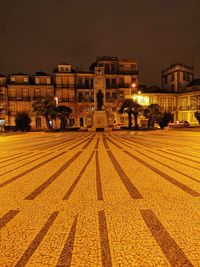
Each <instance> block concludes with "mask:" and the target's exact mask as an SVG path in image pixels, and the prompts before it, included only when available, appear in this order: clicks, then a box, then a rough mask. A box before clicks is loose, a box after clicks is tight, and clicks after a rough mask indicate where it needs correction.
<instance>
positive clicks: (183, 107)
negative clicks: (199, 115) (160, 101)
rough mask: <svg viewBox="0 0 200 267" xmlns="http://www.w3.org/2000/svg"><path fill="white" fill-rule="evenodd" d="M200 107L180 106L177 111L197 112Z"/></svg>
mask: <svg viewBox="0 0 200 267" xmlns="http://www.w3.org/2000/svg"><path fill="white" fill-rule="evenodd" d="M199 108H200V105H190V106H180V107H179V110H198V109H199Z"/></svg>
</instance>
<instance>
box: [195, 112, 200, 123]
mask: <svg viewBox="0 0 200 267" xmlns="http://www.w3.org/2000/svg"><path fill="white" fill-rule="evenodd" d="M194 116H195V118H196V119H197V120H198V122H199V124H200V111H195V113H194Z"/></svg>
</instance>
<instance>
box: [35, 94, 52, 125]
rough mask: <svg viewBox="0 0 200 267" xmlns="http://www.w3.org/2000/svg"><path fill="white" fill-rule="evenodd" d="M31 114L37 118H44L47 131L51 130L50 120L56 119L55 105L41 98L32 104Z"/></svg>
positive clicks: (49, 100) (47, 99)
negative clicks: (34, 114)
mask: <svg viewBox="0 0 200 267" xmlns="http://www.w3.org/2000/svg"><path fill="white" fill-rule="evenodd" d="M33 112H34V113H36V115H37V116H44V118H45V122H46V125H47V128H48V129H52V125H51V124H50V119H55V118H56V106H55V103H54V102H53V101H52V100H51V99H49V98H43V99H39V100H37V101H35V102H34V103H33Z"/></svg>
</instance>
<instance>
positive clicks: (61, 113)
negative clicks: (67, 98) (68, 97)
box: [56, 106, 72, 130]
mask: <svg viewBox="0 0 200 267" xmlns="http://www.w3.org/2000/svg"><path fill="white" fill-rule="evenodd" d="M56 112H57V114H58V117H59V118H60V130H64V129H65V127H66V125H67V120H68V119H69V115H70V114H71V113H72V109H71V108H70V107H66V106H58V107H56Z"/></svg>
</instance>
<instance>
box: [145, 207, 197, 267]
mask: <svg viewBox="0 0 200 267" xmlns="http://www.w3.org/2000/svg"><path fill="white" fill-rule="evenodd" d="M140 212H141V214H142V217H143V219H144V221H145V223H146V225H147V227H148V228H149V230H150V232H151V234H152V235H153V237H154V238H155V240H156V241H157V243H158V244H159V246H160V248H161V249H162V251H163V253H164V255H165V257H166V258H167V260H168V261H169V262H170V264H171V266H174V267H175V266H177V267H179V266H185V267H192V266H193V265H192V264H191V262H190V261H189V260H188V258H187V257H186V255H185V254H184V252H183V251H182V249H181V248H180V247H179V246H178V244H177V243H176V242H175V240H174V239H173V238H172V237H171V236H170V234H169V233H168V232H167V230H166V229H165V227H164V226H163V225H162V224H161V222H160V221H159V219H158V218H157V217H156V215H155V214H154V212H153V211H152V210H150V209H148V210H140Z"/></svg>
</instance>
